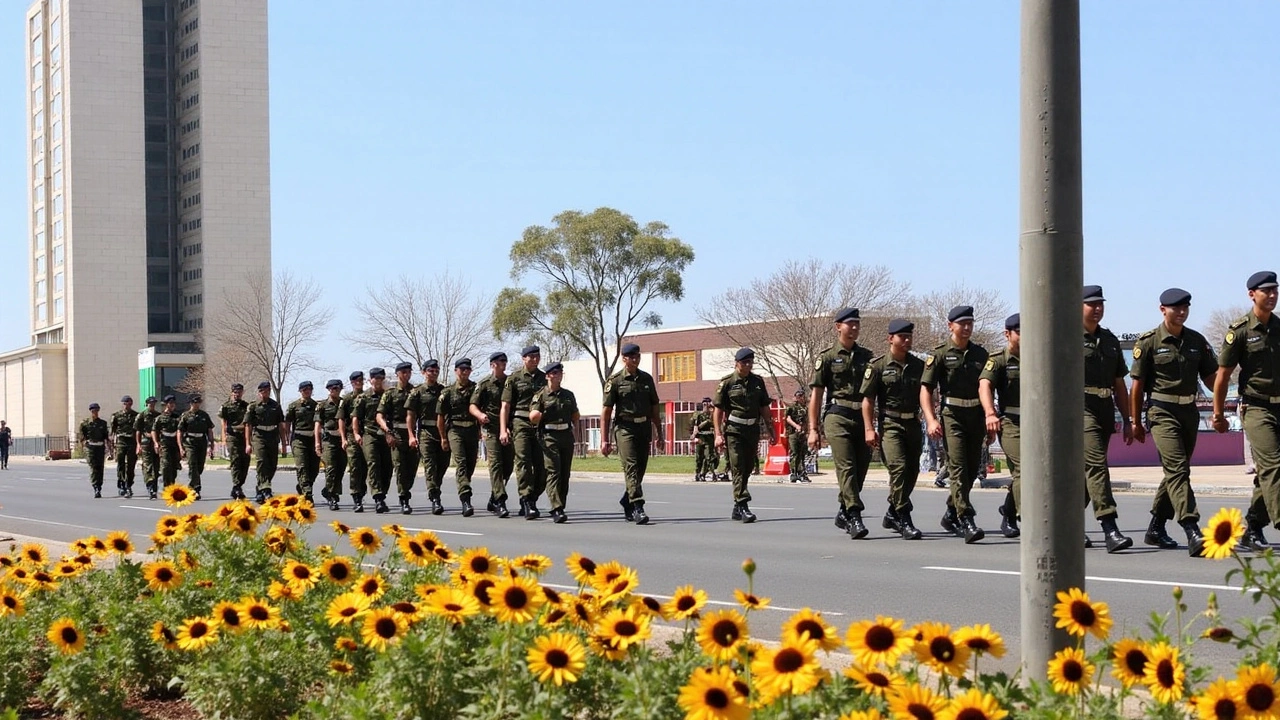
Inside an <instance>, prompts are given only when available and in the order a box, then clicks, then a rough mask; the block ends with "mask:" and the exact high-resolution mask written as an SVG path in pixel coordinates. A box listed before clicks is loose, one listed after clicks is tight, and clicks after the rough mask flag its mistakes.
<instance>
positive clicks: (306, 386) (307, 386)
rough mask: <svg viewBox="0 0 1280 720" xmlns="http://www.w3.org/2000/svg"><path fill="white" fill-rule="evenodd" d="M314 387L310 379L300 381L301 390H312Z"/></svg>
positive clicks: (299, 387)
mask: <svg viewBox="0 0 1280 720" xmlns="http://www.w3.org/2000/svg"><path fill="white" fill-rule="evenodd" d="M313 387H315V386H314V385H312V384H311V381H310V380H303V381H302V382H300V383H298V389H299V390H310V389H311V388H313Z"/></svg>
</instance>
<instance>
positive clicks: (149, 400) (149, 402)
mask: <svg viewBox="0 0 1280 720" xmlns="http://www.w3.org/2000/svg"><path fill="white" fill-rule="evenodd" d="M155 401H156V396H155V395H151V396H149V397H148V398H147V404H148V405H150V404H151V403H153V402H155Z"/></svg>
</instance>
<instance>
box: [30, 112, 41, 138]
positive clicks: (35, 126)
mask: <svg viewBox="0 0 1280 720" xmlns="http://www.w3.org/2000/svg"><path fill="white" fill-rule="evenodd" d="M31 129H32V131H34V132H38V133H39V132H44V111H43V110H37V111H36V116H35V119H33V120H32V121H31Z"/></svg>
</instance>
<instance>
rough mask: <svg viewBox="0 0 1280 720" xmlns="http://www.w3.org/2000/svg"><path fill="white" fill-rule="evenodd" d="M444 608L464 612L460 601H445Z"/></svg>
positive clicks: (453, 611) (454, 611)
mask: <svg viewBox="0 0 1280 720" xmlns="http://www.w3.org/2000/svg"><path fill="white" fill-rule="evenodd" d="M444 609H445V610H448V611H449V612H452V613H456V612H462V606H461V605H459V604H458V603H445V604H444Z"/></svg>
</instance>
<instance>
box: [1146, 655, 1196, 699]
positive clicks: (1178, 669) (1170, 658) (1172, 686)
mask: <svg viewBox="0 0 1280 720" xmlns="http://www.w3.org/2000/svg"><path fill="white" fill-rule="evenodd" d="M1186 681H1187V671H1186V668H1185V667H1183V665H1182V663H1181V662H1180V661H1179V660H1178V648H1176V647H1172V646H1170V645H1169V644H1168V643H1163V642H1162V643H1159V644H1157V645H1152V646H1151V659H1150V660H1148V661H1147V666H1146V670H1145V672H1144V674H1143V677H1142V682H1143V684H1144V685H1146V686H1147V689H1148V690H1150V691H1151V696H1152V697H1154V698H1155V699H1156V702H1161V703H1166V704H1168V703H1173V702H1176V701H1178V700H1181V699H1182V691H1183V686H1184V685H1185V684H1186Z"/></svg>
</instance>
